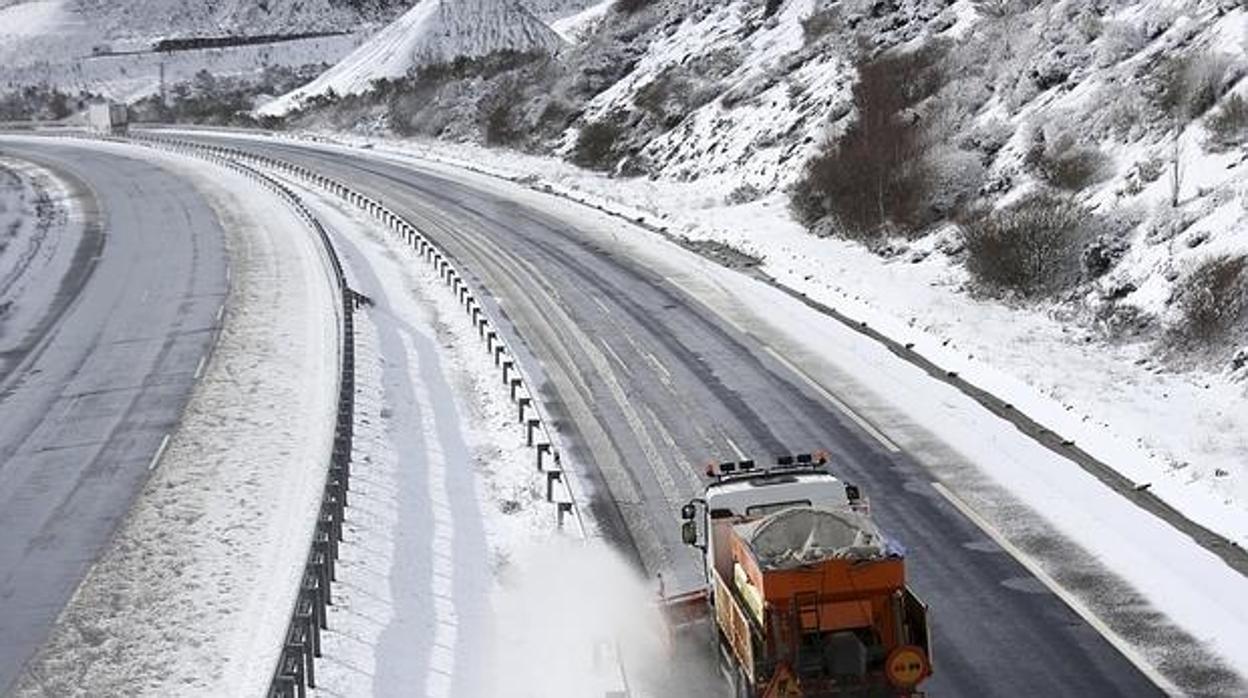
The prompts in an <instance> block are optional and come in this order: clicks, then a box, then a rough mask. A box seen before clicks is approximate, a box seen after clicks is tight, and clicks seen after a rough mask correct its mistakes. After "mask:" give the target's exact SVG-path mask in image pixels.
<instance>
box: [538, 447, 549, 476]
mask: <svg viewBox="0 0 1248 698" xmlns="http://www.w3.org/2000/svg"><path fill="white" fill-rule="evenodd" d="M547 453H550V444H549V443H546V442H542V443H539V444H538V445H537V469H538V470H539V471H540V470H541V469H542V466H543V465H544V463H543V462H542V461H543V456H545V455H546V454H547Z"/></svg>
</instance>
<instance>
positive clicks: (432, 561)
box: [334, 235, 492, 698]
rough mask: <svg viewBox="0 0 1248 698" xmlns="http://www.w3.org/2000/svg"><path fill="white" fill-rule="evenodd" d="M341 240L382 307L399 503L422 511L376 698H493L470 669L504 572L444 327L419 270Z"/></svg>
mask: <svg viewBox="0 0 1248 698" xmlns="http://www.w3.org/2000/svg"><path fill="white" fill-rule="evenodd" d="M334 242H335V245H336V246H337V247H338V248H339V251H340V253H342V254H343V256H344V259H345V261H346V263H347V266H348V268H349V269H350V270H351V271H352V272H353V276H354V278H355V279H357V280H358V282H357V284H356V285H357V286H358V287H359V288H360V289H361V290H362V291H363V292H364V293H366V294H368V295H370V296H372V297H373V300H374V302H375V304H376V305H375V306H374V309H373V310H372V311H371V312H370V316H371V319H372V320H373V322H374V324H375V326H376V328H377V333H378V339H379V353H380V355H381V360H382V383H383V386H384V396H383V407H384V409H387V410H389V415H390V418H389V423H388V425H387V436H386V438H387V440H388V441H389V446H390V450H392V452H393V453H394V454H396V455H397V458H398V478H399V481H398V487H399V489H400V491H399V493H397V495H396V496H397V498H398V500H399V501H400V502H414V503H419V504H413V505H411V506H404V507H402V508H401V509H400V511H399V512H398V515H399V527H398V531H397V532H396V535H395V541H394V543H395V548H394V551H393V555H394V557H393V559H392V560H391V561H390V565H391V568H390V576H391V581H390V592H391V600H392V614H391V618H390V620H389V624H388V625H387V627H386V629H385V630H383V631H382V632H381V635H380V637H379V638H378V642H377V648H378V652H377V655H376V667H375V673H374V680H373V695H375V696H390V695H393V696H396V697H397V696H404V697H407V696H412V695H423V696H428V697H429V698H451V697H456V698H458V697H460V696H477V695H481V674H480V672H475V671H467V670H466V669H467V668H470V667H472V666H473V659H474V658H479V657H480V656H481V653H482V651H483V649H484V648H483V647H482V646H481V644H482V640H481V639H482V638H486V637H488V636H489V627H488V616H489V609H490V602H489V596H488V593H489V584H490V580H491V579H492V574H491V571H490V569H489V566H488V560H489V556H488V554H486V553H485V552H484V551H485V550H486V549H487V542H486V538H485V531H484V526H483V524H482V523H481V512H480V510H479V507H478V498H477V493H476V489H475V482H474V479H475V473H474V471H473V469H472V467H471V464H472V462H473V461H472V457H471V453H470V449H469V446H468V442H467V439H466V437H465V434H464V432H463V429H462V419H463V418H462V416H461V415H460V413H459V411H458V408H457V406H456V403H455V399H454V392H453V390H452V387H451V385H450V384H449V382H448V380H447V377H446V371H445V370H444V367H443V365H442V363H441V357H440V355H439V347H438V344H437V342H436V341H435V339H434V338H433V336H431V334H430V333H431V332H432V330H426V329H424V328H423V325H424V324H425V322H424V321H425V320H427V319H428V312H427V311H426V310H425V309H424V308H423V307H421V298H420V291H419V288H418V286H417V285H416V283H415V282H414V281H413V280H412V279H411V278H410V272H409V271H408V270H406V269H402V268H401V267H400V265H401V264H402V262H401V261H399V260H397V259H395V258H394V257H393V255H392V254H391V253H390V252H389V251H388V250H387V249H386V248H385V247H384V245H385V242H384V240H381V241H379V240H375V239H367V240H363V239H359V238H354V237H349V236H346V235H335V240H334ZM382 258H384V260H383V259H382ZM379 274H384V275H385V278H384V279H383V278H380V277H379ZM408 319H414V320H418V321H421V322H420V324H421V325H422V327H417V326H415V325H413V324H410V323H409V322H408V321H407V320H408ZM430 321H432V320H430ZM429 600H432V603H429Z"/></svg>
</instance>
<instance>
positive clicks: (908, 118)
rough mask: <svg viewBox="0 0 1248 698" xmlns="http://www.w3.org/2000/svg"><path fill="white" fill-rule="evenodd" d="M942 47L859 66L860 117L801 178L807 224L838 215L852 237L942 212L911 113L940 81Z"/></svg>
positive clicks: (795, 193)
mask: <svg viewBox="0 0 1248 698" xmlns="http://www.w3.org/2000/svg"><path fill="white" fill-rule="evenodd" d="M940 51H941V49H939V48H932V47H929V48H924V49H920V50H917V51H914V52H909V53H897V54H886V55H884V56H881V57H878V58H876V59H874V60H870V61H866V62H863V63H862V64H860V65H859V68H858V70H859V81H858V84H857V85H855V87H854V107H855V109H856V110H857V119H856V120H855V121H854V123H853V124H851V125H850V127H849V128H848V129H847V130H846V132H845V133H844V135H843V136H842V137H841V138H840V139H839V140H829V141H828V142H827V143H826V144H825V145H824V146H823V148H822V150H821V151H820V152H819V153H818V154H816V155H815V156H814V157H813V158H811V159H810V161H808V162H807V163H806V167H805V170H804V172H803V174H802V176H801V178H799V180H798V181H797V182H796V184H795V185H794V187H793V189H792V191H791V196H790V202H791V205H792V207H793V211H794V213H795V214H796V215H797V217H798V218H799V219H800V220H801V221H803V222H804V223H805V224H807V225H808V226H812V227H813V226H814V224H815V223H817V222H819V221H820V220H823V219H826V218H831V219H833V220H834V221H835V223H836V228H837V229H838V230H839V231H841V232H842V233H843V234H846V235H849V236H851V237H871V236H874V235H878V233H879V232H880V231H881V230H883V229H885V228H888V227H890V226H891V227H895V228H900V229H903V230H907V231H912V232H913V231H917V230H918V229H920V228H921V227H922V226H924V225H927V224H929V223H931V222H932V221H933V220H934V218H935V216H934V212H933V210H932V208H931V206H930V205H929V203H930V195H931V192H932V189H933V182H932V168H931V165H930V163H929V162H928V161H927V158H926V157H925V156H926V153H927V149H928V144H927V143H926V139H925V133H924V128H923V127H924V124H923V123H922V121H921V120H919V119H918V118H917V117H916V115H915V114H914V113H913V112H912V108H913V107H914V105H916V104H918V103H919V102H921V101H922V100H924V99H926V98H927V97H930V96H931V95H932V93H934V92H935V91H936V90H937V89H938V88H939V85H940V82H941V75H940V70H939V58H940V55H941V54H940Z"/></svg>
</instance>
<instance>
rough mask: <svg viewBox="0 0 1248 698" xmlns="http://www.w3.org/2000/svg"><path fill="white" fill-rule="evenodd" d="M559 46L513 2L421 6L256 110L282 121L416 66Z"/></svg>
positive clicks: (470, 0)
mask: <svg viewBox="0 0 1248 698" xmlns="http://www.w3.org/2000/svg"><path fill="white" fill-rule="evenodd" d="M562 46H563V40H562V39H561V38H560V37H559V35H558V34H556V33H555V32H554V31H553V30H551V28H550V27H548V26H546V25H545V24H544V23H543V22H542V21H541V20H539V19H537V17H535V16H534V15H533V13H532V12H530V11H529V10H527V9H525V8H524V7H523V6H521V5H519V4H518V3H516V2H514V1H513V0H422V1H421V2H420V3H419V4H418V5H416V6H415V7H413V8H412V9H411V10H409V11H408V12H407V14H405V15H403V16H402V17H400V18H399V19H398V20H397V21H395V22H394V23H393V24H391V25H390V26H388V27H386V28H385V29H384V30H382V31H381V32H380V33H379V34H377V35H376V36H375V37H373V38H372V39H371V40H369V41H368V42H367V43H365V44H364V45H363V46H361V47H360V48H358V49H356V50H355V51H354V52H353V53H352V54H351V55H349V56H347V57H346V58H345V59H343V60H342V62H340V63H339V64H338V65H336V66H334V67H333V68H332V69H330V70H329V71H327V72H326V73H325V74H323V75H321V76H320V77H319V78H317V79H316V80H314V81H313V82H311V83H309V84H308V85H306V86H304V87H302V88H300V89H298V90H296V91H294V92H291V93H290V94H287V95H284V96H282V97H280V98H279V99H276V100H274V101H273V102H270V103H269V104H267V105H265V106H264V107H263V108H261V110H260V112H261V113H262V114H270V115H281V114H285V113H287V112H289V111H290V110H292V109H294V108H296V107H297V106H298V105H299V103H300V102H301V101H303V100H306V99H307V98H309V97H311V96H314V95H323V94H326V93H328V92H329V91H330V90H333V91H334V92H335V93H337V94H340V95H343V94H358V93H360V92H364V91H366V90H368V88H369V87H370V85H371V84H372V82H373V81H374V80H378V79H381V78H398V77H402V76H404V75H406V74H408V72H409V71H411V70H413V69H414V68H417V67H419V66H421V65H428V64H430V63H442V62H448V61H451V60H454V59H455V58H458V57H461V56H468V57H471V56H483V55H486V54H488V53H491V52H494V51H501V50H504V49H513V50H517V51H546V52H552V53H553V52H556V51H558V50H559V49H560V48H561V47H562Z"/></svg>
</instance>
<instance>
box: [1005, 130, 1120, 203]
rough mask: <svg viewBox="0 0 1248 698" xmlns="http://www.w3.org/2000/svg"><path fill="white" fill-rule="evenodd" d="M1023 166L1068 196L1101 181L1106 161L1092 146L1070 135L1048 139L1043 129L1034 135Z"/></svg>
mask: <svg viewBox="0 0 1248 698" xmlns="http://www.w3.org/2000/svg"><path fill="white" fill-rule="evenodd" d="M1024 163H1025V164H1026V165H1027V166H1028V167H1029V168H1030V169H1031V171H1032V172H1034V173H1035V175H1036V176H1037V177H1039V178H1040V179H1042V180H1043V181H1044V182H1045V183H1047V184H1048V185H1050V186H1053V187H1056V188H1058V189H1064V190H1066V191H1072V192H1077V191H1082V190H1084V189H1086V188H1087V187H1089V186H1091V185H1093V184H1095V183H1096V182H1098V181H1101V180H1103V179H1104V178H1105V176H1106V174H1107V172H1108V167H1107V164H1108V159H1107V158H1106V157H1105V155H1104V154H1103V153H1102V152H1101V151H1100V150H1099V149H1097V147H1096V146H1094V145H1091V144H1085V143H1080V142H1079V141H1078V140H1077V139H1076V138H1075V137H1074V135H1073V134H1071V133H1070V132H1061V133H1058V134H1057V136H1056V137H1054V138H1052V139H1050V138H1048V137H1047V136H1046V135H1045V132H1044V130H1043V129H1036V131H1035V132H1034V134H1033V136H1032V142H1031V147H1030V148H1029V149H1028V151H1027V153H1026V155H1025V157H1024Z"/></svg>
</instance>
